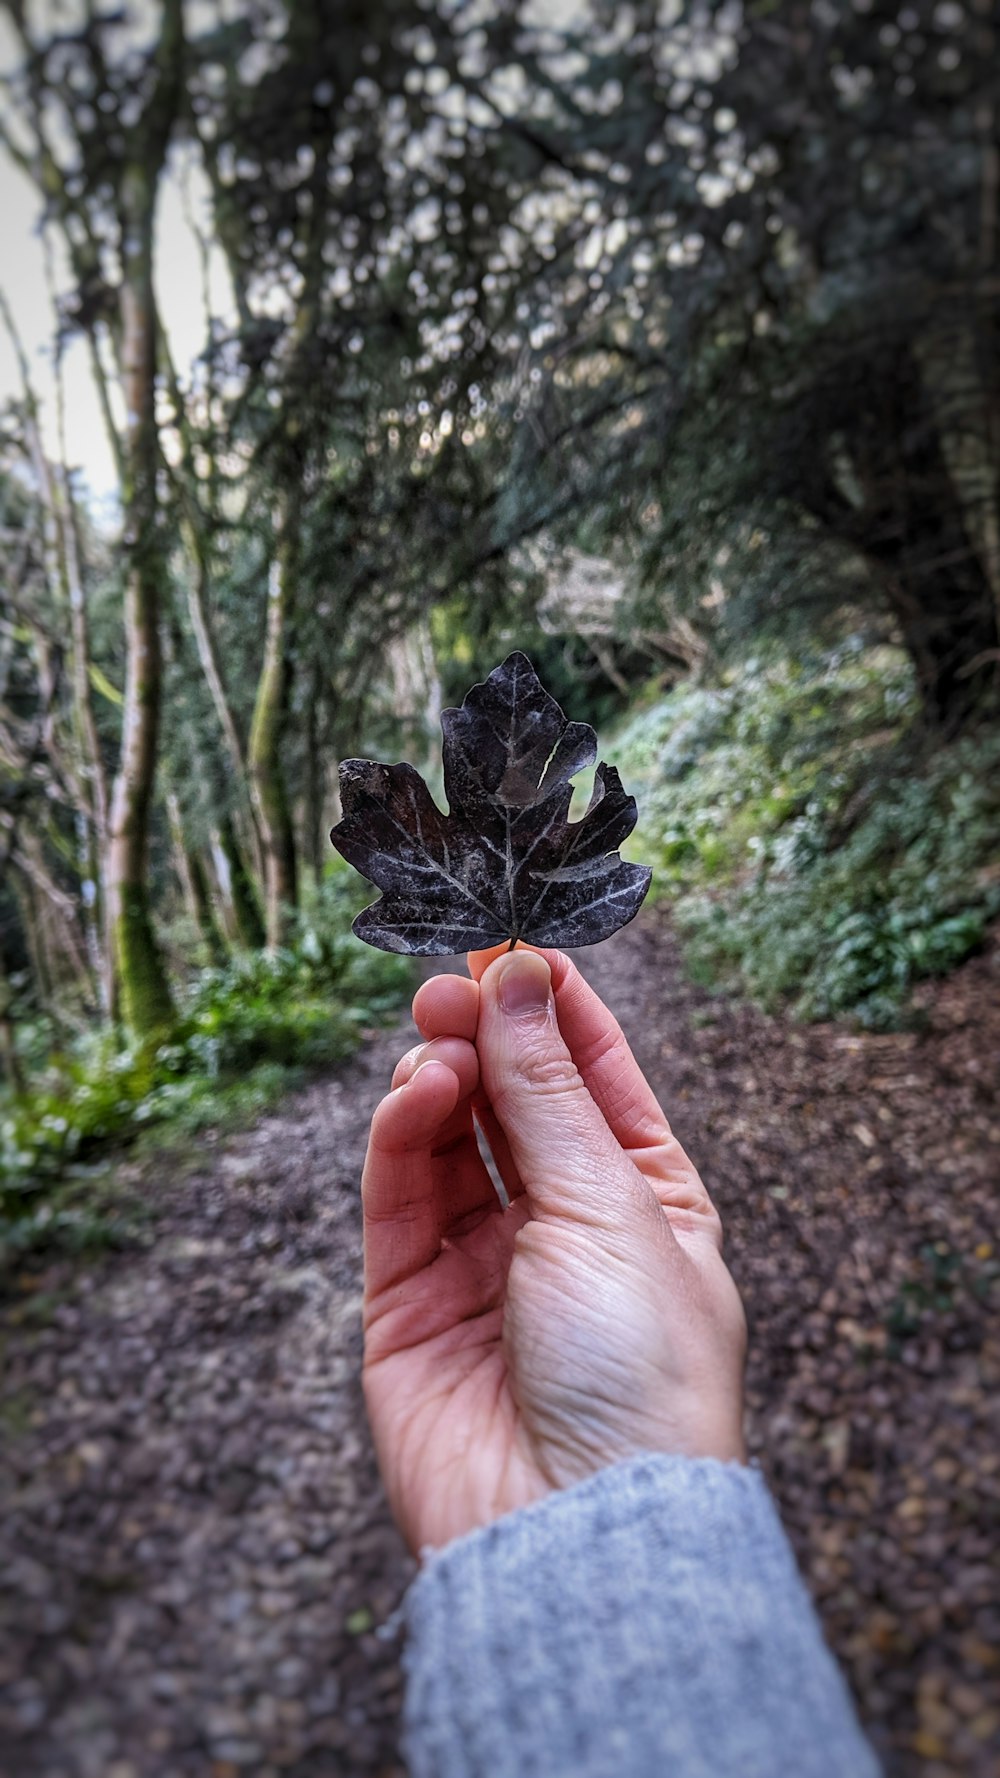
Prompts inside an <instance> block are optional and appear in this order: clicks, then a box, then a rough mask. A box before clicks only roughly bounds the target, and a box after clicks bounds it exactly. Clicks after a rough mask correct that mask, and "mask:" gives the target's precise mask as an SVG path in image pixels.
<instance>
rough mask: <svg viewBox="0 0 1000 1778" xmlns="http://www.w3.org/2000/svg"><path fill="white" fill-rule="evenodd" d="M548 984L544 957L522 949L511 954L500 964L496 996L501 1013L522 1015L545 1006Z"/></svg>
mask: <svg viewBox="0 0 1000 1778" xmlns="http://www.w3.org/2000/svg"><path fill="white" fill-rule="evenodd" d="M551 986H552V977H551V975H550V973H549V966H548V964H547V963H546V961H545V958H544V957H535V956H532V955H531V954H530V953H528V952H526V953H525V954H524V955H523V956H521V957H518V956H512V957H511V958H510V961H509V962H507V963H505V964H504V966H503V969H502V971H501V974H500V986H499V988H498V990H497V998H498V999H499V1001H500V1005H501V1006H502V1007H503V1010H504V1012H505V1013H509V1014H510V1015H511V1017H513V1018H524V1017H525V1016H526V1015H527V1014H530V1013H541V1012H546V1011H547V1010H548V1007H549V1004H550V996H551Z"/></svg>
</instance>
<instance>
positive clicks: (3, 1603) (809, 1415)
mask: <svg viewBox="0 0 1000 1778" xmlns="http://www.w3.org/2000/svg"><path fill="white" fill-rule="evenodd" d="M584 962H585V967H586V968H587V971H588V973H589V974H590V976H591V978H592V980H593V981H594V983H595V986H597V987H598V989H599V991H600V992H602V993H603V994H604V996H605V998H606V999H607V1000H608V1001H609V1003H610V1004H611V1005H613V1006H614V1007H615V1009H616V1011H617V1012H618V1013H619V1016H620V1017H621V1018H622V1020H623V1023H624V1024H625V1026H626V1029H627V1030H628V1031H629V1034H630V1036H631V1037H632V1039H633V1041H634V1044H635V1048H636V1050H637V1052H638V1054H639V1057H640V1060H641V1061H642V1063H643V1065H644V1066H645V1067H646V1069H647V1071H648V1073H649V1074H650V1077H651V1078H652V1079H653V1080H654V1082H655V1083H656V1086H657V1089H658V1091H659V1093H660V1095H661V1097H662V1099H663V1102H664V1104H665V1105H666V1106H667V1107H668V1108H669V1110H670V1111H671V1114H672V1116H673V1119H674V1122H675V1124H676V1127H677V1129H678V1132H679V1134H680V1135H681V1137H682V1139H684V1140H685V1141H686V1142H687V1143H688V1145H689V1146H690V1148H691V1150H692V1152H693V1153H694V1154H695V1155H696V1157H697V1159H698V1161H699V1163H700V1165H701V1166H702V1169H703V1171H704V1173H705V1175H706V1178H707V1179H708V1181H709V1183H710V1186H711V1188H712V1190H713V1191H714V1193H715V1195H716V1198H717V1201H718V1203H719V1205H720V1208H721V1210H722V1212H723V1215H724V1218H725V1221H726V1225H727V1231H728V1238H729V1256H730V1260H731V1263H732V1265H733V1268H734V1270H735V1272H736V1273H737V1276H738V1279H739V1282H740V1285H741V1287H742V1289H743V1291H744V1295H745V1297H746V1301H747V1306H748V1311H749V1315H750V1321H751V1352H752V1356H751V1364H750V1374H749V1398H750V1430H751V1441H752V1445H753V1449H754V1451H755V1453H756V1454H758V1455H759V1457H760V1459H761V1461H762V1463H763V1464H764V1467H765V1469H766V1471H767V1474H768V1476H769V1478H770V1480H771V1482H772V1485H773V1487H774V1489H775V1491H776V1493H777V1495H778V1498H779V1501H780V1503H781V1507H782V1510H783V1513H784V1516H785V1521H786V1524H787V1525H788V1527H789V1530H790V1532H791V1535H792V1537H793V1539H794V1541H795V1544H796V1548H797V1550H798V1553H799V1556H800V1559H801V1560H802V1563H803V1566H804V1569H805V1571H806V1574H807V1577H808V1579H809V1582H810V1585H811V1587H812V1590H813V1592H814V1595H815V1597H816V1598H817V1601H818V1603H819V1606H820V1609H821V1612H822V1615H823V1619H824V1622H825V1625H826V1628H827V1632H828V1635H829V1636H830V1638H831V1641H832V1642H833V1644H834V1646H835V1648H836V1649H837V1652H838V1654H839V1656H840V1658H841V1659H842V1661H843V1662H844V1663H845V1665H846V1667H847V1670H848V1672H849V1675H850V1677H851V1679H852V1682H853V1684H854V1686H855V1690H856V1693H857V1695H858V1698H859V1701H860V1706H861V1710H862V1714H863V1717H864V1719H865V1721H866V1722H867V1724H868V1725H869V1728H870V1731H871V1732H872V1733H873V1735H874V1737H875V1739H876V1741H877V1743H878V1745H879V1748H880V1750H881V1751H882V1752H883V1754H884V1755H885V1756H886V1757H887V1760H888V1769H889V1771H890V1773H893V1774H900V1775H901V1778H903V1775H905V1778H911V1775H915V1774H918V1773H919V1774H921V1778H946V1775H947V1778H950V1775H956V1778H957V1775H958V1774H961V1775H962V1778H987V1774H992V1773H993V1772H995V1770H996V1768H997V1757H998V1748H1000V1709H998V1707H997V1704H996V1699H997V1697H998V1695H1000V1568H998V1563H997V1544H998V1538H997V1531H998V1520H1000V1414H998V1407H997V1403H998V1399H1000V1390H998V1384H1000V1332H998V1320H1000V1318H998V1316H997V1313H996V1310H997V1306H998V1298H1000V1263H998V1256H1000V1237H998V1230H997V1221H998V1204H1000V1181H998V1174H1000V1107H998V1104H997V1096H996V1074H997V1064H996V1057H997V1055H998V1054H1000V994H998V992H997V988H998V985H1000V968H998V957H997V953H996V952H994V953H992V954H991V955H990V956H987V957H984V958H980V959H978V960H976V961H975V962H974V963H973V964H971V965H970V966H968V967H967V968H966V969H965V970H963V971H961V972H960V973H959V974H958V975H957V976H956V977H955V978H953V980H952V981H951V982H949V983H947V984H945V985H944V986H943V988H942V987H938V988H936V989H934V990H933V991H932V992H929V993H928V994H927V996H926V1006H927V1014H928V1028H927V1030H926V1031H925V1032H923V1033H921V1034H920V1035H919V1036H917V1035H912V1034H911V1035H901V1036H893V1037H888V1038H886V1037H881V1038H877V1037H870V1036H863V1037H855V1036H852V1035H850V1034H849V1033H847V1032H845V1031H843V1030H840V1029H837V1028H833V1027H825V1028H824V1027H821V1028H813V1029H800V1028H796V1027H786V1026H781V1025H778V1024H776V1023H774V1022H772V1021H769V1020H767V1019H765V1018H764V1017H763V1016H762V1015H761V1014H759V1013H757V1012H755V1011H753V1010H752V1009H750V1008H747V1007H742V1006H738V1005H734V1004H731V1003H728V1002H725V1001H721V1000H718V999H713V998H712V997H711V996H709V995H707V994H706V993H705V992H704V991H703V990H700V989H698V988H695V987H693V986H691V985H690V984H688V983H686V982H684V980H683V977H682V974H681V972H680V969H679V966H678V962H677V957H676V954H675V950H674V947H673V944H672V941H671V939H670V938H669V936H668V935H667V934H666V933H665V932H664V931H663V930H662V928H661V927H660V926H659V925H658V923H657V920H656V917H655V915H654V916H651V917H649V918H647V919H645V920H642V921H639V922H637V923H636V924H635V925H634V926H632V927H630V928H629V929H628V930H627V931H626V932H625V933H623V934H621V935H619V937H618V938H616V939H614V940H612V941H611V942H610V943H608V944H607V945H605V946H602V947H600V948H599V949H598V950H597V951H595V952H593V953H592V954H590V955H588V956H587V957H586V958H585V959H584ZM409 1041H412V1033H411V1029H410V1028H409V1027H408V1026H407V1027H406V1028H405V1030H404V1028H403V1027H400V1028H399V1029H397V1030H396V1031H394V1032H390V1033H387V1034H383V1035H381V1036H379V1037H378V1038H376V1039H375V1040H373V1041H372V1043H371V1044H370V1045H369V1046H368V1048H367V1049H366V1051H365V1052H364V1054H363V1055H362V1056H361V1057H360V1058H358V1059H357V1060H356V1061H355V1062H353V1063H352V1064H351V1065H350V1066H349V1067H347V1068H345V1069H344V1070H342V1071H341V1072H340V1073H338V1074H337V1075H335V1076H334V1077H333V1078H332V1079H330V1080H325V1081H322V1082H317V1083H315V1084H314V1085H312V1086H311V1087H309V1088H308V1089H306V1090H305V1091H303V1092H301V1093H299V1094H297V1095H295V1096H294V1097H293V1098H291V1099H290V1100H289V1101H287V1102H286V1103H285V1104H284V1105H283V1106H282V1108H281V1109H280V1111H279V1112H278V1113H277V1114H275V1115H273V1116H271V1117H268V1118H267V1119H265V1120H264V1121H263V1122H262V1123H261V1124H260V1125H259V1126H258V1127H257V1128H256V1129H255V1130H252V1131H248V1132H246V1133H245V1134H243V1135H242V1136H240V1137H238V1138H236V1139H230V1140H228V1141H227V1142H225V1143H220V1144H217V1145H215V1146H213V1145H211V1144H207V1145H206V1152H205V1156H204V1164H203V1165H199V1166H197V1167H195V1168H194V1169H193V1170H191V1171H188V1172H186V1173H185V1174H184V1176H183V1177H180V1178H176V1177H165V1176H164V1169H163V1168H162V1166H161V1168H160V1169H159V1171H158V1172H157V1170H156V1169H155V1168H154V1169H153V1170H152V1171H151V1172H149V1171H147V1174H146V1176H145V1177H144V1178H143V1179H142V1181H141V1188H142V1189H143V1190H144V1191H145V1192H146V1193H147V1194H149V1196H150V1199H151V1208H152V1212H153V1225H152V1226H153V1230H154V1239H153V1241H152V1243H151V1245H150V1246H149V1248H148V1249H147V1250H145V1251H138V1252H135V1251H133V1252H128V1253H124V1254H117V1255H111V1256H109V1257H108V1258H106V1259H104V1260H102V1261H101V1262H99V1263H97V1264H89V1265H87V1266H86V1267H79V1268H73V1267H70V1266H68V1265H66V1264H60V1265H56V1266H52V1267H50V1268H48V1269H46V1270H45V1271H44V1272H39V1273H37V1274H36V1275H35V1276H34V1277H32V1278H30V1279H28V1280H27V1287H26V1288H24V1289H23V1290H22V1291H21V1292H20V1294H19V1295H18V1296H17V1297H16V1298H15V1299H14V1300H13V1301H12V1302H10V1303H8V1304H7V1305H6V1306H5V1307H4V1309H3V1310H2V1311H0V1336H2V1339H3V1363H4V1371H5V1378H4V1385H3V1387H4V1399H3V1406H2V1407H0V1434H2V1438H3V1452H4V1454H3V1464H2V1471H3V1478H2V1479H3V1483H4V1491H5V1492H6V1493H7V1495H8V1500H7V1502H6V1510H5V1512H4V1515H3V1523H2V1529H0V1568H2V1569H3V1571H4V1574H5V1581H4V1584H3V1586H2V1587H0V1775H2V1778H188V1775H190V1778H195V1775H198V1778H241V1775H242V1774H243V1773H244V1772H247V1773H250V1774H253V1778H278V1775H280V1774H292V1778H334V1775H340V1774H347V1775H350V1778H355V1775H357V1778H376V1775H377V1778H390V1775H391V1778H396V1775H397V1774H399V1773H400V1771H401V1768H400V1766H399V1763H398V1756H397V1754H396V1733H397V1719H398V1706H399V1700H400V1682H399V1674H398V1656H399V1643H398V1639H397V1637H396V1635H395V1633H394V1631H393V1629H392V1627H391V1624H389V1625H387V1624H386V1620H388V1619H390V1617H391V1613H392V1611H393V1608H394V1607H395V1606H396V1604H397V1603H398V1601H399V1599H400V1597H401V1595H402V1593H403V1591H404V1590H405V1587H406V1584H407V1582H408V1579H409V1577H410V1574H411V1572H412V1564H411V1563H410V1561H409V1559H408V1558H407V1556H406V1554H405V1552H404V1550H403V1549H402V1546H401V1543H400V1541H399V1539H398V1537H397V1535H396V1533H395V1530H394V1528H393V1526H392V1524H391V1522H390V1520H389V1518H388V1514H387V1511H386V1508H385V1505H384V1503H383V1501H382V1497H381V1493H380V1490H379V1486H378V1480H377V1475H376V1470H375V1466H374V1462H373V1458H372V1453H371V1449H370V1445H369V1441H368V1436H367V1431H366V1427H365V1422H364V1416H363V1412H362V1406H361V1397H360V1391H359V1387H358V1382H357V1373H358V1364H359V1355H360V1334H359V1301H360V1297H359V1267H360V1225H359V1207H358V1198H357V1181H358V1174H359V1170H360V1163H361V1157H362V1154H363V1149H364V1139H365V1132H366V1126H367V1121H368V1118H369V1116H370V1113H371V1109H372V1106H373V1105H374V1103H375V1100H376V1098H377V1097H378V1095H379V1093H380V1092H381V1091H382V1089H383V1085H384V1083H385V1081H386V1079H387V1076H388V1073H389V1071H390V1068H391V1064H392V1060H393V1059H394V1057H395V1055H396V1054H397V1053H398V1051H399V1049H400V1048H401V1047H402V1046H403V1045H404V1044H405V1043H407V1042H409ZM380 1626H381V1627H382V1628H381V1629H380Z"/></svg>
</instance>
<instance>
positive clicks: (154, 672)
mask: <svg viewBox="0 0 1000 1778" xmlns="http://www.w3.org/2000/svg"><path fill="white" fill-rule="evenodd" d="M155 199H156V178H155V176H154V177H152V178H151V177H150V174H149V171H148V169H147V168H146V166H145V165H143V164H142V163H140V162H134V163H133V164H132V165H131V166H129V167H128V168H127V170H126V173H125V176H124V179H123V182H122V226H123V245H122V273H123V277H122V289H121V319H122V376H123V382H124V392H125V406H126V412H127V415H128V421H127V427H126V436H125V459H126V476H125V485H124V488H123V490H122V492H123V503H124V508H125V536H124V544H125V551H126V556H127V561H128V569H127V576H126V583H125V645H126V660H125V709H124V715H123V723H122V741H121V755H120V759H119V765H118V773H117V776H116V778H115V784H114V790H113V792H112V797H111V811H110V818H109V844H108V869H107V890H108V923H109V935H110V940H111V954H112V957H113V959H114V967H115V973H116V978H117V981H118V984H119V987H120V993H121V1006H122V1012H123V1015H124V1018H125V1022H126V1024H127V1025H128V1026H129V1028H130V1029H131V1030H132V1031H133V1032H135V1033H136V1035H138V1036H140V1037H145V1036H150V1035H153V1034H155V1033H156V1032H157V1031H159V1030H162V1029H164V1028H166V1027H169V1026H170V1024H171V1023H172V1021H173V1017H174V1008H173V1002H172V999H171V995H170V989H169V986H168V983H167V976H166V970H165V968H164V964H163V959H162V957H161V954H160V949H159V945H158V944H157V941H156V936H155V934H154V931H153V922H152V915H151V910H150V901H149V884H148V854H149V839H148V826H149V811H150V805H151V802H152V795H153V781H154V776H155V772H156V757H157V745H158V739H159V719H160V673H161V662H160V631H159V607H160V594H161V587H162V581H163V577H164V569H165V564H164V555H163V549H162V545H161V542H160V539H159V537H158V535H157V531H158V525H157V520H158V509H157V492H156V469H157V448H156V414H155V378H156V314H155V306H154V302H153V218H154V209H155Z"/></svg>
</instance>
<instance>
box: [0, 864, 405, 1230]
mask: <svg viewBox="0 0 1000 1778" xmlns="http://www.w3.org/2000/svg"><path fill="white" fill-rule="evenodd" d="M352 879H353V880H352ZM364 899H365V891H364V887H363V885H362V884H361V883H360V880H359V879H357V878H354V877H353V873H350V872H348V871H347V869H346V867H339V866H334V867H333V869H332V870H331V874H330V876H329V877H328V878H327V879H326V880H325V881H324V883H323V885H322V888H321V889H320V891H319V892H318V893H317V894H315V895H314V896H313V897H312V899H311V901H310V902H309V903H308V904H307V906H306V907H305V908H304V910H303V911H302V912H301V913H300V914H299V915H298V916H297V918H296V922H295V925H294V928H293V931H292V935H291V937H290V939H289V942H288V944H287V945H286V946H285V947H284V948H283V949H281V950H279V951H277V952H274V953H265V952H248V953H244V954H239V955H235V956H233V957H232V958H231V959H230V960H229V961H228V962H227V963H226V964H225V966H224V967H222V968H215V969H204V970H201V971H200V972H198V973H197V974H195V975H194V976H193V977H192V979H191V980H190V982H189V983H188V985H187V988H186V989H185V991H184V994H183V997H182V1005H181V1016H180V1020H179V1023H178V1026H177V1029H176V1031H175V1032H174V1033H173V1034H172V1036H171V1039H170V1041H169V1042H168V1043H161V1044H159V1045H157V1046H155V1047H150V1046H148V1045H145V1046H143V1045H125V1046H122V1045H121V1044H119V1043H117V1042H116V1041H115V1038H114V1036H113V1034H111V1033H110V1032H105V1033H94V1034H93V1035H91V1036H89V1037H87V1038H85V1039H80V1040H78V1041H77V1042H76V1044H75V1045H74V1046H73V1048H72V1049H71V1050H65V1051H61V1052H59V1051H56V1052H54V1053H51V1054H49V1055H48V1056H46V1057H45V1058H44V1059H43V1060H41V1061H40V1062H39V1063H38V1064H37V1065H36V1066H33V1067H32V1068H31V1087H30V1090H29V1091H27V1092H26V1093H23V1094H20V1095H15V1094H12V1093H10V1092H7V1093H6V1094H4V1095H2V1096H0V1252H2V1251H3V1250H6V1252H7V1254H8V1256H10V1255H11V1254H18V1253H23V1252H25V1251H27V1250H28V1249H30V1248H33V1247H35V1246H37V1245H39V1244H40V1243H44V1244H46V1245H58V1246H59V1247H61V1248H74V1247H93V1246H99V1245H101V1244H104V1243H106V1242H107V1241H109V1240H111V1241H113V1240H115V1239H116V1238H117V1236H118V1234H119V1233H120V1232H121V1229H122V1227H123V1223H122V1218H121V1214H120V1213H119V1209H118V1208H117V1207H116V1206H115V1205H114V1204H112V1203H111V1202H110V1200H108V1199H106V1198H105V1199H102V1200H101V1202H97V1201H96V1196H95V1189H94V1188H93V1187H92V1186H91V1185H90V1184H89V1178H90V1175H91V1174H92V1173H94V1171H95V1163H96V1162H97V1161H98V1160H99V1158H100V1156H101V1155H102V1154H103V1153H105V1152H106V1151H108V1150H109V1149H110V1148H111V1147H113V1146H122V1145H125V1144H132V1143H135V1142H136V1141H141V1140H142V1139H143V1138H144V1135H145V1132H147V1131H152V1130H155V1132H156V1137H155V1140H156V1141H157V1143H158V1144H159V1143H162V1142H165V1141H168V1140H170V1139H172V1138H177V1139H181V1138H185V1137H190V1136H193V1135H196V1134H197V1133H198V1131H199V1130H202V1129H205V1128H206V1127H208V1126H212V1127H219V1126H220V1125H221V1126H234V1125H238V1124H240V1123H245V1122H247V1121H249V1120H250V1119H251V1118H252V1117H253V1116H255V1115H258V1114H259V1113H260V1112H261V1111H262V1110H264V1109H266V1108H267V1106H268V1105H270V1104H272V1103H273V1102H274V1101H275V1100H277V1099H278V1098H279V1097H280V1095H281V1093H282V1092H284V1091H285V1090H287V1088H288V1086H289V1085H291V1084H294V1081H295V1080H296V1079H297V1078H301V1076H302V1073H303V1071H304V1070H305V1069H308V1068H310V1067H315V1066H318V1065H321V1064H326V1063H330V1062H335V1061H340V1060H342V1059H343V1058H344V1057H345V1056H347V1055H349V1054H350V1052H351V1051H352V1050H353V1049H354V1048H355V1047H356V1045H357V1043H358V1041H359V1038H360V1035H361V1032H362V1031H363V1030H364V1028H365V1027H366V1026H371V1025H376V1024H378V1023H380V1022H383V1021H384V1020H385V1019H386V1018H387V1017H389V1016H391V1015H392V1014H393V1013H394V1012H395V1010H396V1008H397V1007H398V1006H399V1004H400V1001H401V1000H402V999H403V998H404V996H405V994H406V991H407V988H408V986H409V984H410V981H411V967H410V965H409V963H408V961H407V959H405V958H403V957H396V956H390V955H388V954H386V953H385V952H382V951H374V950H372V949H371V948H370V947H369V946H367V945H363V944H362V943H361V942H360V941H359V940H358V939H356V938H355V937H354V936H353V934H352V933H351V930H350V922H351V918H352V917H353V915H354V913H356V912H357V909H358V907H359V906H360V905H362V903H363V901H364ZM26 1059H27V1060H29V1062H30V1061H31V1060H32V1058H30V1057H29V1058H26ZM101 1189H102V1190H103V1187H102V1188H101Z"/></svg>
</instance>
